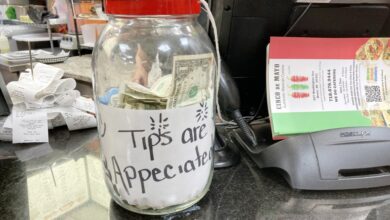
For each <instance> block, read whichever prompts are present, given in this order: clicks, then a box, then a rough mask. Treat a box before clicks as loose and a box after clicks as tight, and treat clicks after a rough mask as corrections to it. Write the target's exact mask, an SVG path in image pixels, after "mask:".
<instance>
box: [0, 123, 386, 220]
mask: <svg viewBox="0 0 390 220" xmlns="http://www.w3.org/2000/svg"><path fill="white" fill-rule="evenodd" d="M99 147H100V146H99V142H98V140H97V135H96V130H95V129H89V130H83V131H77V132H69V131H67V130H66V128H64V129H62V128H59V129H58V128H57V129H55V130H54V131H51V133H50V142H49V144H40V145H39V144H32V145H12V144H10V143H5V142H0V219H66V220H68V219H69V220H78V219H82V220H84V219H93V220H99V219H118V220H119V219H150V218H152V219H343V220H346V219H359V220H362V219H390V205H389V204H390V187H382V188H374V189H363V190H349V191H297V190H293V189H291V188H290V187H289V185H288V184H287V183H286V181H285V180H284V179H283V178H282V176H280V175H279V174H278V173H277V172H275V171H273V170H261V169H259V168H257V167H256V165H255V164H254V163H253V162H252V161H251V159H249V157H248V156H247V155H246V154H245V153H242V154H241V156H242V157H241V161H240V163H239V164H238V165H236V166H234V167H231V168H226V169H219V170H216V171H215V172H214V177H213V182H212V185H211V188H210V191H209V192H208V194H207V195H206V197H204V198H203V199H202V200H201V201H200V202H199V203H198V204H196V205H194V206H192V207H191V208H189V209H188V210H185V211H183V212H180V213H176V214H172V215H168V216H159V217H156V216H155V217H150V216H142V215H138V214H135V213H131V212H129V211H126V210H124V209H123V208H121V207H119V206H118V205H116V204H115V203H114V202H113V201H112V200H111V199H110V195H109V194H108V191H107V190H106V187H105V185H104V180H103V170H102V167H101V162H100V160H99Z"/></svg>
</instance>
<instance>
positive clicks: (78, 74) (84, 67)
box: [50, 54, 92, 83]
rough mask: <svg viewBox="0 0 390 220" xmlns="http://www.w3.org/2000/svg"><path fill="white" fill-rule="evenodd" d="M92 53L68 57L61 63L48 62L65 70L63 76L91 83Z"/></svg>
mask: <svg viewBox="0 0 390 220" xmlns="http://www.w3.org/2000/svg"><path fill="white" fill-rule="evenodd" d="M91 62H92V55H90V54H89V55H83V56H73V57H69V58H68V59H67V60H66V61H65V62H63V63H56V64H50V65H51V66H55V67H58V68H61V69H63V70H64V71H65V73H64V77H68V78H74V79H76V80H79V81H83V82H87V83H92V68H91Z"/></svg>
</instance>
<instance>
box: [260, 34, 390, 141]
mask: <svg viewBox="0 0 390 220" xmlns="http://www.w3.org/2000/svg"><path fill="white" fill-rule="evenodd" d="M267 95H268V97H267V98H268V99H267V100H268V108H269V114H270V119H271V126H272V133H273V137H274V139H280V138H282V137H286V136H290V135H296V134H302V133H310V132H316V131H321V130H327V129H332V128H342V127H360V126H382V127H384V126H387V127H390V38H298V37H272V38H271V42H270V44H269V48H268V58H267Z"/></svg>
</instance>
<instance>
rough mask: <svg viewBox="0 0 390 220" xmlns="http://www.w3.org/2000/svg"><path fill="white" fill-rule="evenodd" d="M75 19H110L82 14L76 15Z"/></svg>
mask: <svg viewBox="0 0 390 220" xmlns="http://www.w3.org/2000/svg"><path fill="white" fill-rule="evenodd" d="M74 19H77V20H91V21H108V19H104V18H100V17H97V16H85V17H84V16H82V15H79V16H77V17H74Z"/></svg>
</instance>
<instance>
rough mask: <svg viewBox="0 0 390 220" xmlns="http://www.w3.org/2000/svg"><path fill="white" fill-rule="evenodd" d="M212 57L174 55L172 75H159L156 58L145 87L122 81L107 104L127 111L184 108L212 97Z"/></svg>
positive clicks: (207, 55) (211, 55)
mask: <svg viewBox="0 0 390 220" xmlns="http://www.w3.org/2000/svg"><path fill="white" fill-rule="evenodd" d="M213 62H214V56H213V54H211V53H210V54H199V55H183V56H175V57H174V59H173V73H172V74H167V75H164V76H162V73H161V69H159V66H158V65H159V60H158V56H156V62H155V63H154V64H153V65H154V68H155V69H154V70H153V67H152V71H150V72H149V74H150V75H149V78H148V87H145V86H143V85H140V84H138V83H136V82H123V83H122V84H121V85H120V87H119V89H118V90H119V92H118V94H115V95H113V96H112V97H111V99H110V103H109V104H110V105H111V106H114V107H119V108H129V109H149V110H150V109H167V108H175V107H181V106H187V105H191V104H194V103H199V102H201V101H203V100H206V99H208V98H209V97H210V96H211V95H212V94H213V90H212V89H213V87H212V83H213V78H212V76H213V74H212V71H213V66H214V65H213Z"/></svg>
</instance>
